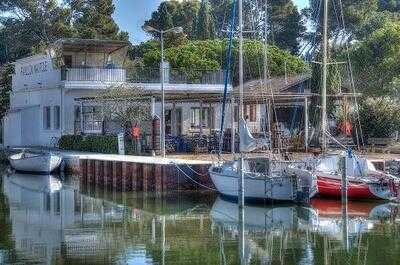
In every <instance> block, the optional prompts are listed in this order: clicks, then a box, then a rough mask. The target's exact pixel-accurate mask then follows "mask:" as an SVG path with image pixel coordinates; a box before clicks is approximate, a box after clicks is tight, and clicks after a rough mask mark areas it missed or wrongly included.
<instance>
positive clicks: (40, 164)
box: [8, 151, 62, 173]
mask: <svg viewBox="0 0 400 265" xmlns="http://www.w3.org/2000/svg"><path fill="white" fill-rule="evenodd" d="M8 160H9V161H10V164H11V166H12V167H13V168H14V169H15V170H17V171H22V172H35V173H51V172H53V171H55V170H56V169H58V167H59V166H60V164H61V162H62V157H61V156H60V155H57V154H53V153H49V152H26V151H24V152H21V153H18V154H14V155H11V156H9V158H8Z"/></svg>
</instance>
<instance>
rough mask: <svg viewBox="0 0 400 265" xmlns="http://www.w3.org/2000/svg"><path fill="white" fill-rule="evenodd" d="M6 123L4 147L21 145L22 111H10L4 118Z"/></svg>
mask: <svg viewBox="0 0 400 265" xmlns="http://www.w3.org/2000/svg"><path fill="white" fill-rule="evenodd" d="M3 124H4V147H8V146H10V147H12V146H21V145H22V135H21V113H20V112H13V113H9V114H8V115H7V116H5V117H4V119H3Z"/></svg>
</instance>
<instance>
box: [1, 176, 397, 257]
mask: <svg viewBox="0 0 400 265" xmlns="http://www.w3.org/2000/svg"><path fill="white" fill-rule="evenodd" d="M62 179H64V180H61V179H60V178H59V177H50V176H36V175H23V174H16V173H7V172H6V173H3V174H2V177H0V264H135V265H136V264H139V265H140V264H240V263H243V264H400V225H399V224H400V219H399V217H398V215H397V213H398V209H399V208H398V207H397V205H395V204H390V203H382V202H350V203H349V204H348V206H347V208H346V207H342V205H341V203H340V202H339V201H332V200H322V199H315V200H313V201H312V203H311V206H308V207H306V206H296V205H291V204H271V203H270V202H268V203H267V202H266V203H264V204H246V206H245V207H244V214H245V215H244V216H245V218H244V220H243V221H242V222H239V218H238V216H239V210H238V209H239V208H238V205H237V203H236V202H232V201H229V200H226V199H224V198H222V197H219V196H218V195H217V194H214V193H210V192H194V193H190V192H183V191H182V192H176V193H171V194H164V195H163V196H162V197H159V196H157V195H156V194H152V193H145V194H144V193H133V192H129V193H120V192H115V191H112V190H108V191H107V190H104V189H100V188H96V187H92V186H85V185H83V184H81V183H79V181H78V180H77V179H75V178H74V177H67V178H65V177H63V178H62ZM346 209H347V210H346ZM346 212H347V214H346ZM240 242H243V244H241V243H240Z"/></svg>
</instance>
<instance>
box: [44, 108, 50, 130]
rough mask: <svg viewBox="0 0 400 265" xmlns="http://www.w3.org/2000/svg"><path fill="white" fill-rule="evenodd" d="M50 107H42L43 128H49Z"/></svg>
mask: <svg viewBox="0 0 400 265" xmlns="http://www.w3.org/2000/svg"><path fill="white" fill-rule="evenodd" d="M50 111H51V110H50V107H43V129H45V130H50V129H51V112H50Z"/></svg>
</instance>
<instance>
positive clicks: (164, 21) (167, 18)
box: [158, 2, 174, 30]
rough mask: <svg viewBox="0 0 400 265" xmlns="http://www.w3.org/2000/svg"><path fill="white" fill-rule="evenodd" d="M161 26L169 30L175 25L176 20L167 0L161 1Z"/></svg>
mask: <svg viewBox="0 0 400 265" xmlns="http://www.w3.org/2000/svg"><path fill="white" fill-rule="evenodd" d="M158 24H159V26H160V29H162V30H168V29H170V28H173V27H174V22H173V20H172V16H171V14H170V13H169V11H168V6H167V3H166V2H163V3H161V10H160V17H159V23H158Z"/></svg>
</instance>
